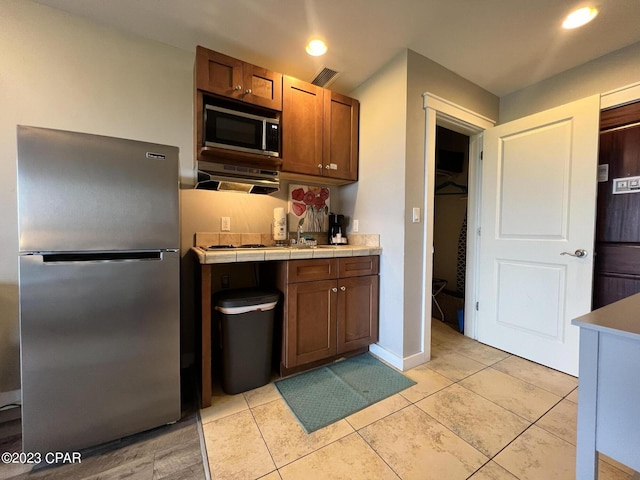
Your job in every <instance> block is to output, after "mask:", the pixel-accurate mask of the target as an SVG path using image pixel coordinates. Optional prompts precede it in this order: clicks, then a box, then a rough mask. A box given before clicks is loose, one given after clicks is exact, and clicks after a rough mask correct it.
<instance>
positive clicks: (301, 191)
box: [291, 188, 304, 202]
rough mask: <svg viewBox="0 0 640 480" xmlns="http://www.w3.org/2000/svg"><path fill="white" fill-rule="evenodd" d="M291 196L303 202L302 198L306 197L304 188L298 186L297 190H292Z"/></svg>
mask: <svg viewBox="0 0 640 480" xmlns="http://www.w3.org/2000/svg"><path fill="white" fill-rule="evenodd" d="M291 198H293V199H294V200H297V201H299V202H301V201H302V199H303V198H304V189H303V188H296V189H295V190H293V191H292V192H291Z"/></svg>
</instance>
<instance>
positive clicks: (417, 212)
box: [413, 207, 420, 223]
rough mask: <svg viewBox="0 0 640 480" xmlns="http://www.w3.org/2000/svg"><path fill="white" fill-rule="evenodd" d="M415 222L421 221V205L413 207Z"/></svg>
mask: <svg viewBox="0 0 640 480" xmlns="http://www.w3.org/2000/svg"><path fill="white" fill-rule="evenodd" d="M413 223H420V207H413Z"/></svg>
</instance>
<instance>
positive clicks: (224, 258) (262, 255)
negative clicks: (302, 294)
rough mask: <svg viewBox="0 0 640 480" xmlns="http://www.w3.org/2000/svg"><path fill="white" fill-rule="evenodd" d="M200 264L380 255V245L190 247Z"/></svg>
mask: <svg viewBox="0 0 640 480" xmlns="http://www.w3.org/2000/svg"><path fill="white" fill-rule="evenodd" d="M191 250H192V251H193V252H194V253H195V254H196V255H197V257H198V261H199V262H200V263H201V264H205V265H206V264H212V263H236V262H263V261H269V260H302V259H308V258H334V257H358V256H367V255H380V254H381V253H382V248H381V247H371V246H360V245H344V246H335V245H320V246H318V247H316V248H290V247H264V248H229V249H221V250H215V251H206V250H205V249H203V248H202V247H191Z"/></svg>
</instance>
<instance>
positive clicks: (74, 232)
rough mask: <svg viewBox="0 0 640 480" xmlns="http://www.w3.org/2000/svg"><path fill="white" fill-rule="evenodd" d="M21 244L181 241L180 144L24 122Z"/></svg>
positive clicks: (73, 247) (29, 248)
mask: <svg viewBox="0 0 640 480" xmlns="http://www.w3.org/2000/svg"><path fill="white" fill-rule="evenodd" d="M18 209H19V228H20V251H21V252H34V251H36V252H40V251H82V250H144V249H164V248H177V247H178V245H179V232H178V148H177V147H169V146H165V145H155V144H151V143H144V142H137V141H133V140H124V139H119V138H111V137H103V136H99V135H88V134H83V133H75V132H66V131H61V130H50V129H44V128H36V127H26V126H18Z"/></svg>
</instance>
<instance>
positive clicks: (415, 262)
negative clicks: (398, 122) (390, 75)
mask: <svg viewBox="0 0 640 480" xmlns="http://www.w3.org/2000/svg"><path fill="white" fill-rule="evenodd" d="M407 67H408V89H407V159H406V163H407V167H406V172H405V173H406V178H407V192H406V198H405V202H406V204H405V205H406V214H405V223H406V231H407V235H406V238H405V258H406V259H407V262H406V266H407V270H406V271H405V286H406V288H405V322H406V323H407V324H408V325H407V327H406V328H405V332H404V335H405V357H410V356H412V355H415V354H417V353H418V352H419V351H420V349H421V348H422V345H421V344H422V339H423V332H422V322H421V316H422V297H423V294H424V288H425V287H424V285H423V283H422V275H423V259H422V244H423V242H424V223H422V222H424V221H425V219H426V218H427V216H428V212H425V211H423V212H422V214H423V219H422V222H421V223H420V224H415V223H412V219H411V213H412V212H411V210H412V208H413V207H420V206H421V205H424V195H425V190H426V189H427V187H426V185H425V178H426V177H425V111H424V108H423V98H422V94H423V93H425V92H429V93H431V94H434V95H437V96H439V97H441V98H443V99H446V100H448V101H450V102H453V103H455V104H456V105H459V106H461V107H464V108H467V109H468V110H471V111H473V112H475V113H478V114H480V115H484V116H485V117H488V118H496V117H497V115H498V98H497V97H496V96H495V95H493V94H491V93H489V92H487V91H486V90H484V89H482V88H480V87H479V86H478V85H476V84H474V83H472V82H470V81H469V80H466V79H464V78H462V77H461V76H459V75H457V74H455V73H453V72H452V71H451V70H447V69H446V68H444V67H443V66H442V65H440V64H438V63H436V62H434V61H433V60H430V59H428V58H426V57H423V56H422V55H419V54H418V53H416V52H413V51H411V50H409V54H408V65H407ZM427 177H433V172H427ZM431 208H433V204H431ZM428 228H431V226H428ZM427 251H428V252H430V251H431V248H430V247H427ZM428 260H429V261H430V260H431V259H428ZM427 293H428V296H427V298H426V302H427V304H430V302H431V296H430V292H427ZM424 333H426V336H427V338H430V330H427V331H426V332H424ZM429 343H430V342H429V341H427V345H425V346H424V348H425V352H426V354H427V357H428V356H429V353H430V352H429V350H428V349H429V346H430V345H429Z"/></svg>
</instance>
